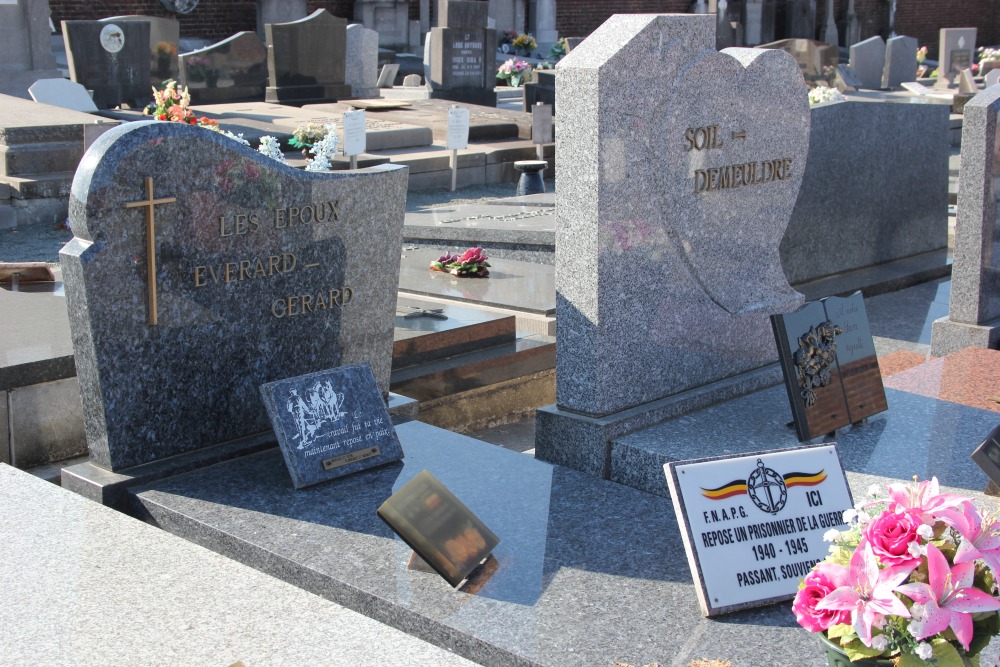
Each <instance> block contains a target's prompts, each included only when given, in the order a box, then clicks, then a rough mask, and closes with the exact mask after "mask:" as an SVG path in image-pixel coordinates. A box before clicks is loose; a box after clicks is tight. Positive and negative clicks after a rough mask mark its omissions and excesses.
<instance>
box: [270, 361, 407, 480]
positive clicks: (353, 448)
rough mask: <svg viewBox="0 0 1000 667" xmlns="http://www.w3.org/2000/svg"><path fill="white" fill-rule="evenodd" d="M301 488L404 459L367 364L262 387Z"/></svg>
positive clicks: (273, 424) (290, 465) (287, 459)
mask: <svg viewBox="0 0 1000 667" xmlns="http://www.w3.org/2000/svg"><path fill="white" fill-rule="evenodd" d="M260 394H261V396H262V397H263V399H264V405H265V407H267V413H268V416H270V418H271V424H272V426H274V434H275V435H276V436H277V438H278V445H279V447H281V454H282V456H284V457H285V464H286V465H287V466H288V472H289V473H290V474H291V476H292V483H293V484H294V485H295V488H296V489H301V488H303V487H306V486H311V485H313V484H318V483H320V482H325V481H327V480H330V479H335V478H337V477H343V476H344V475H350V474H351V473H355V472H358V471H361V470H367V469H368V468H373V467H375V466H380V465H383V464H386V463H391V462H392V461H398V460H399V459H401V458H403V450H402V448H401V447H400V445H399V439H398V438H397V437H396V431H395V429H393V426H392V421H391V420H390V418H389V412H388V410H387V409H386V407H385V401H384V400H382V392H381V391H379V388H378V385H377V384H376V382H375V375H374V374H373V373H372V368H371V366H370V365H369V364H368V363H367V362H365V363H361V364H354V365H353V366H343V367H341V368H334V369H331V370H327V371H319V372H317V373H309V374H308V375H300V376H298V377H295V378H289V379H287V380H278V381H277V382H268V383H267V384H264V385H261V387H260Z"/></svg>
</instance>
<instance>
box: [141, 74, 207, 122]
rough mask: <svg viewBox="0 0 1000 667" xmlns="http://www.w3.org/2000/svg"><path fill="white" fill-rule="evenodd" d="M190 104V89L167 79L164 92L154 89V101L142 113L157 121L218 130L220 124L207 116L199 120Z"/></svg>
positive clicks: (164, 83)
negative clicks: (189, 107)
mask: <svg viewBox="0 0 1000 667" xmlns="http://www.w3.org/2000/svg"><path fill="white" fill-rule="evenodd" d="M189 104H191V93H189V92H188V89H187V88H184V87H183V86H178V85H177V82H176V81H174V80H173V79H167V80H166V81H164V82H163V90H157V89H156V88H153V101H152V102H150V103H149V104H147V105H146V108H145V109H143V110H142V113H143V114H144V115H146V116H152V117H153V118H155V119H156V120H166V121H170V122H172V123H186V124H188V125H199V126H201V127H208V128H212V129H218V127H219V123H218V122H216V121H214V120H212V119H211V118H207V117H205V116H202V117H201V118H198V117H197V116H195V115H194V112H193V111H191V110H190V109H188V105H189Z"/></svg>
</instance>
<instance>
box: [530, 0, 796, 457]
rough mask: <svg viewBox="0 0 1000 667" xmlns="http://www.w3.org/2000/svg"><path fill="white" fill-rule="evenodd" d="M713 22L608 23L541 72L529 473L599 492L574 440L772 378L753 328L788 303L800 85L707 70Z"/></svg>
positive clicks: (724, 63)
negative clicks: (543, 93) (553, 324)
mask: <svg viewBox="0 0 1000 667" xmlns="http://www.w3.org/2000/svg"><path fill="white" fill-rule="evenodd" d="M714 22H715V17H714V16H712V15H690V14H683V15H619V16H613V17H612V18H610V19H609V20H608V21H606V22H605V23H604V24H603V25H602V26H601V27H600V28H598V30H597V31H596V32H594V33H593V34H592V35H591V37H590V38H588V39H587V40H586V41H585V42H584V43H582V44H581V45H580V46H579V47H577V48H576V49H575V50H574V51H573V52H571V53H570V55H568V56H566V58H564V59H563V60H562V61H561V62H560V63H559V66H558V72H559V76H558V77H557V95H558V94H560V92H561V91H571V93H573V94H571V95H570V96H568V97H565V98H563V97H560V99H563V102H562V104H561V105H560V112H559V120H560V123H559V131H558V132H557V134H556V156H557V157H556V160H557V171H559V173H563V174H564V175H566V174H568V177H565V176H564V177H561V179H560V184H559V207H558V208H557V216H558V222H557V225H556V229H557V232H556V233H557V238H556V245H557V247H559V248H560V252H559V253H558V255H557V257H556V262H557V270H556V276H557V318H558V321H559V337H558V339H557V346H558V347H557V351H558V352H557V362H556V391H557V401H558V402H557V405H556V406H550V407H549V408H545V409H543V410H541V411H540V412H539V418H538V419H539V437H537V438H536V454H537V455H538V456H539V458H544V459H546V460H550V461H553V462H558V463H560V464H563V465H568V466H570V467H575V468H578V469H584V470H588V471H590V472H594V473H597V474H602V475H606V474H607V469H606V465H607V458H606V456H607V453H608V450H607V442H606V441H605V440H603V439H602V437H596V438H592V437H590V436H588V435H585V434H583V433H582V432H583V431H586V430H588V429H591V427H594V430H595V431H600V430H601V429H602V428H603V425H602V423H601V420H602V419H605V418H607V419H611V417H610V415H614V414H616V413H622V414H624V413H623V412H622V411H626V410H628V414H629V415H633V414H639V413H640V412H642V411H643V410H644V409H645V408H646V407H647V406H648V405H650V404H652V403H653V402H657V401H661V400H663V399H667V398H668V397H670V396H673V395H676V394H680V393H682V392H686V391H689V390H693V389H699V388H704V387H705V386H706V385H711V384H713V383H720V382H721V383H723V384H725V385H726V386H727V387H732V386H736V385H740V384H741V383H742V382H743V380H742V379H739V378H736V379H734V378H735V377H736V376H741V374H746V373H752V372H753V371H756V370H758V369H762V368H764V367H768V366H770V365H774V364H775V362H776V361H777V354H776V352H775V350H774V347H773V344H771V343H770V324H769V320H768V318H769V316H770V314H772V313H775V312H783V311H788V310H793V309H795V308H797V307H798V306H799V305H801V303H802V296H801V295H800V294H798V293H797V292H795V291H794V290H792V289H791V287H789V285H788V281H787V280H786V279H785V276H784V273H783V271H782V268H781V262H780V259H779V256H778V245H779V243H780V241H781V238H782V235H783V233H784V231H785V227H786V225H787V224H788V219H789V216H790V214H791V211H792V207H793V206H794V204H795V200H796V197H797V195H798V191H799V187H800V185H801V183H802V174H803V171H804V168H805V164H804V163H805V157H806V154H807V149H808V143H809V122H810V120H809V118H810V117H809V108H808V102H807V100H806V94H805V84H804V82H803V79H802V75H801V73H800V71H799V67H798V65H797V64H796V63H795V61H794V59H792V58H791V57H790V56H789V55H788V54H787V53H784V52H782V51H780V50H771V49H727V50H725V51H722V52H715V51H714V49H713V48H712V46H713V45H714V43H715V25H714ZM668 45H669V46H668ZM611 82H613V83H611ZM581 90H586V91H591V94H588V95H586V96H580V95H578V94H576V93H578V91H581ZM564 105H565V106H564ZM560 164H562V165H563V169H564V171H560V170H559V165H560ZM563 179H565V180H563ZM747 276H754V279H753V280H747ZM774 372H775V373H777V372H778V370H777V367H776V365H774ZM775 379H777V378H775ZM716 386H719V385H716ZM707 391H711V389H709V390H707ZM577 415H586V416H588V417H589V418H590V419H589V420H588V419H587V418H585V417H578V416H577ZM622 418H623V419H631V417H622ZM636 419H637V420H639V421H641V418H640V417H636ZM646 423H647V424H648V423H650V422H649V421H646ZM621 428H623V429H624V428H626V427H625V426H621ZM571 432H572V433H573V434H574V435H573V437H569V436H568V433H571ZM621 432H623V431H619V433H621Z"/></svg>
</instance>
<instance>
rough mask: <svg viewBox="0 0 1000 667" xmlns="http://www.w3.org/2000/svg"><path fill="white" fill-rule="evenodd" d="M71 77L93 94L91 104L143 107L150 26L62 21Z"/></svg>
mask: <svg viewBox="0 0 1000 667" xmlns="http://www.w3.org/2000/svg"><path fill="white" fill-rule="evenodd" d="M62 34H63V41H64V42H65V43H66V61H67V64H68V66H69V74H70V78H71V79H72V80H73V81H76V82H77V83H79V84H82V85H83V86H84V87H86V88H88V89H90V90H93V91H94V104H96V105H97V106H98V108H101V109H110V108H112V107H115V106H118V105H119V104H122V103H123V102H124V103H127V104H130V105H133V106H144V105H145V104H146V103H147V102H149V100H150V99H151V97H152V95H151V93H150V90H149V75H150V68H149V23H148V22H146V21H122V22H120V23H104V22H102V21H63V22H62Z"/></svg>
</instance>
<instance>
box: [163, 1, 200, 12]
mask: <svg viewBox="0 0 1000 667" xmlns="http://www.w3.org/2000/svg"><path fill="white" fill-rule="evenodd" d="M160 4H161V5H163V8H164V9H166V10H167V11H168V12H173V13H175V14H190V13H191V12H193V11H194V8H195V7H197V6H198V0H160Z"/></svg>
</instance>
